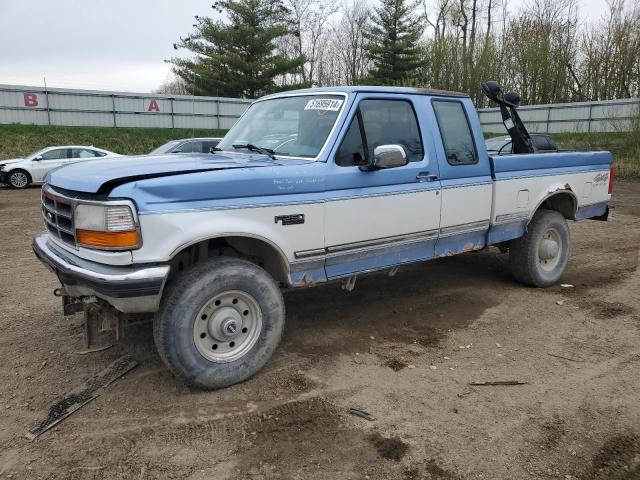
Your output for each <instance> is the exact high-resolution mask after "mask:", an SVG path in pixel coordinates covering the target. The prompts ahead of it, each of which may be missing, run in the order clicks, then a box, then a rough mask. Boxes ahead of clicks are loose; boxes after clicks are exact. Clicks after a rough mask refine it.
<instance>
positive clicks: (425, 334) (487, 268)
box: [281, 252, 519, 355]
mask: <svg viewBox="0 0 640 480" xmlns="http://www.w3.org/2000/svg"><path fill="white" fill-rule="evenodd" d="M496 287H498V290H499V289H503V288H510V287H513V288H515V287H519V286H518V285H517V284H515V283H514V281H513V280H512V279H511V276H510V274H509V271H508V265H507V263H506V256H504V255H500V254H496V253H493V252H487V253H475V254H466V255H461V256H458V257H452V258H446V259H440V260H434V261H431V262H427V263H425V264H418V265H411V266H407V267H404V268H402V269H401V270H400V271H399V272H398V274H397V275H396V276H394V277H389V276H388V274H386V273H377V274H372V275H369V276H364V277H361V278H360V279H358V281H357V282H356V288H355V290H354V291H352V292H347V291H344V290H342V289H341V287H340V284H339V283H332V284H329V285H325V286H321V287H317V288H314V289H309V290H298V291H290V292H287V294H286V295H285V302H286V307H287V327H286V330H285V338H284V341H283V344H282V347H281V348H282V349H283V350H285V351H288V352H296V353H299V354H311V355H314V354H324V355H327V354H328V355H333V354H344V353H354V352H362V351H365V350H366V349H367V348H368V345H369V344H370V343H371V340H372V338H371V337H374V338H373V339H374V340H378V341H383V342H393V343H407V344H410V343H413V344H418V345H421V346H424V347H428V346H435V345H437V343H438V342H439V341H440V340H441V339H442V337H443V336H444V335H446V333H447V331H450V330H453V329H459V328H464V327H466V326H468V325H469V324H470V323H472V322H473V321H474V320H475V319H477V318H478V317H480V315H482V313H483V312H484V311H485V310H486V309H487V308H489V307H492V306H494V305H496V304H498V303H499V302H500V296H499V295H497V293H496V292H497V290H496Z"/></svg>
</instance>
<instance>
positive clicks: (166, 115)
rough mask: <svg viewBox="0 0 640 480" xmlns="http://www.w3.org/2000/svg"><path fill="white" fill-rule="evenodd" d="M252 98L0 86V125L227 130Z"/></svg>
mask: <svg viewBox="0 0 640 480" xmlns="http://www.w3.org/2000/svg"><path fill="white" fill-rule="evenodd" d="M250 103H251V100H246V99H238V98H225V97H192V96H187V95H154V94H141V93H123V92H103V91H95V90H71V89H66V88H49V89H44V88H42V87H29V86H22V85H0V123H20V124H27V125H69V126H93V127H152V128H211V129H223V130H226V129H229V128H231V126H232V125H233V124H234V123H235V122H236V120H237V119H238V118H239V117H240V115H242V113H243V112H244V111H245V110H246V109H247V107H248V106H249V104H250Z"/></svg>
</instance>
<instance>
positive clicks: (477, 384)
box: [469, 380, 528, 387]
mask: <svg viewBox="0 0 640 480" xmlns="http://www.w3.org/2000/svg"><path fill="white" fill-rule="evenodd" d="M527 383H528V382H521V381H519V380H497V381H494V382H469V385H473V386H474V387H496V386H500V385H505V386H509V385H526V384H527Z"/></svg>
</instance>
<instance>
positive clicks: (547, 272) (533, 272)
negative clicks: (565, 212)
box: [509, 210, 571, 287]
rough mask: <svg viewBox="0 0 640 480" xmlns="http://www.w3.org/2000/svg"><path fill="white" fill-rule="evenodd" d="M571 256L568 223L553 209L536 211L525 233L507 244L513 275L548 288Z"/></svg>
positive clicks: (528, 283) (526, 281) (562, 270)
mask: <svg viewBox="0 0 640 480" xmlns="http://www.w3.org/2000/svg"><path fill="white" fill-rule="evenodd" d="M570 255H571V237H570V235H569V226H568V225H567V221H566V220H565V218H564V217H563V216H562V214H561V213H559V212H556V211H553V210H538V211H537V212H536V213H535V215H534V216H533V219H532V220H531V222H529V225H528V227H527V232H526V233H525V234H524V235H523V236H522V237H520V238H517V239H516V240H513V241H512V242H511V244H510V245H509V263H510V265H511V271H512V272H513V276H514V277H516V279H517V280H518V281H520V282H522V283H525V284H527V285H531V286H534V287H549V286H551V285H553V284H554V283H556V282H557V281H558V280H560V277H561V276H562V274H563V273H564V269H565V268H566V266H567V262H568V261H569V256H570Z"/></svg>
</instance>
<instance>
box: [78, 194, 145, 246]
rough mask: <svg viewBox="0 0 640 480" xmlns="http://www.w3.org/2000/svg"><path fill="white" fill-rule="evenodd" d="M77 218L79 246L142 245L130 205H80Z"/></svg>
mask: <svg viewBox="0 0 640 480" xmlns="http://www.w3.org/2000/svg"><path fill="white" fill-rule="evenodd" d="M74 221H75V228H76V242H77V243H78V245H82V246H85V247H93V248H103V249H107V250H108V249H113V250H124V249H131V248H138V247H139V246H140V237H139V235H138V230H137V228H136V222H135V217H134V216H133V212H132V211H131V208H130V207H129V206H127V205H89V204H79V205H78V206H76V210H75V215H74Z"/></svg>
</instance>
